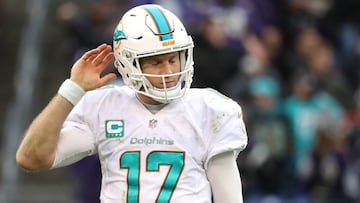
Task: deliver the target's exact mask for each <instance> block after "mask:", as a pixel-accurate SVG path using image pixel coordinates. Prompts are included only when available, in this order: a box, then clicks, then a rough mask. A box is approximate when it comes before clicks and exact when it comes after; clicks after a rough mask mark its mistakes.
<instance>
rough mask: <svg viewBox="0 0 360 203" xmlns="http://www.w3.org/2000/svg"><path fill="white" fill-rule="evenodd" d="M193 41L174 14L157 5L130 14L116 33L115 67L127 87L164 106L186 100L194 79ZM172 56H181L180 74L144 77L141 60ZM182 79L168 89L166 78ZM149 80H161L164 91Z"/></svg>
mask: <svg viewBox="0 0 360 203" xmlns="http://www.w3.org/2000/svg"><path fill="white" fill-rule="evenodd" d="M193 47H194V44H193V41H192V39H191V37H190V36H189V35H188V34H187V32H186V29H185V27H184V25H183V24H182V23H181V21H180V20H179V19H178V17H177V16H175V15H174V14H173V13H172V12H171V11H169V10H167V9H164V8H163V7H161V6H159V5H155V4H147V5H142V6H137V7H134V8H132V9H130V10H129V11H127V12H126V13H125V14H124V16H123V17H122V19H121V20H120V22H119V24H118V26H117V27H116V29H115V32H114V41H113V48H114V55H115V62H114V64H115V67H116V68H117V70H118V71H119V72H120V74H121V76H122V78H123V81H124V83H125V84H126V85H127V86H129V87H130V88H132V89H134V90H135V91H136V92H138V93H141V94H144V95H146V96H149V97H151V98H153V99H154V100H156V101H158V102H161V103H168V102H170V101H172V100H174V99H177V98H180V97H182V96H184V94H185V92H186V90H187V89H189V88H190V85H191V82H192V76H193V63H194V62H193ZM170 52H179V53H180V63H181V70H180V72H179V73H174V74H167V75H153V74H144V73H142V70H141V67H140V63H139V59H140V58H142V57H149V56H154V55H160V54H166V53H170ZM175 75H179V76H180V79H179V81H178V84H177V85H176V86H175V87H171V88H166V85H165V78H166V77H169V76H175ZM146 77H161V78H162V81H163V82H164V87H165V88H163V89H160V88H156V87H154V86H153V85H152V84H151V83H150V82H149V80H148V79H147V78H146Z"/></svg>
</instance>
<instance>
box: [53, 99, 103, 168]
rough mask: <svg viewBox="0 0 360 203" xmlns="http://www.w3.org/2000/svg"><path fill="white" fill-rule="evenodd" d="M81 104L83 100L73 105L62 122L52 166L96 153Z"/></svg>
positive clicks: (69, 162) (73, 161)
mask: <svg viewBox="0 0 360 203" xmlns="http://www.w3.org/2000/svg"><path fill="white" fill-rule="evenodd" d="M82 104H83V100H82V101H81V102H79V104H78V105H76V106H75V107H74V109H73V110H72V111H71V113H70V114H69V116H68V117H67V119H66V121H65V122H64V124H63V127H62V129H61V132H60V137H59V141H58V145H57V148H56V155H55V160H54V162H53V165H52V168H59V167H63V166H67V165H70V164H72V163H75V162H77V161H79V160H81V159H82V158H84V157H86V156H90V155H92V154H94V153H96V145H95V138H94V136H93V133H92V131H91V129H90V127H89V125H88V123H87V122H86V121H85V120H84V116H83V115H84V111H83V109H82Z"/></svg>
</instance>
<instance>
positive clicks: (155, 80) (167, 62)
mask: <svg viewBox="0 0 360 203" xmlns="http://www.w3.org/2000/svg"><path fill="white" fill-rule="evenodd" d="M140 65H141V69H142V72H143V73H146V74H156V75H166V74H173V73H178V72H180V55H179V53H178V52H173V53H169V54H162V55H157V56H150V57H146V58H142V59H140ZM179 78H180V76H179V75H175V76H169V77H165V84H164V81H163V79H162V78H161V77H147V79H148V80H149V82H150V83H151V84H152V85H153V86H154V87H156V88H165V87H164V85H166V88H171V87H174V86H176V84H177V82H178V80H179Z"/></svg>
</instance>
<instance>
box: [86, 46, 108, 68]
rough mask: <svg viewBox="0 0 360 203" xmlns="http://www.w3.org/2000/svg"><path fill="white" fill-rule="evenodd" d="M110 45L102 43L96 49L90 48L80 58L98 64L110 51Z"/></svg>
mask: <svg viewBox="0 0 360 203" xmlns="http://www.w3.org/2000/svg"><path fill="white" fill-rule="evenodd" d="M111 50H112V48H111V46H110V45H107V44H102V45H100V46H98V47H97V48H96V49H92V50H90V51H88V52H86V53H85V54H84V55H83V56H82V57H81V58H82V60H84V61H87V62H91V63H94V64H95V65H96V66H97V65H100V64H101V63H102V62H103V60H104V59H105V58H106V57H107V55H108V54H109V53H111Z"/></svg>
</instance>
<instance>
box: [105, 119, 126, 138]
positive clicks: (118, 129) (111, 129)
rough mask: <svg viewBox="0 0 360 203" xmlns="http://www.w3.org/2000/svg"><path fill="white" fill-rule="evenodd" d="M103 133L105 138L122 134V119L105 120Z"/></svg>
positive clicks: (118, 136)
mask: <svg viewBox="0 0 360 203" xmlns="http://www.w3.org/2000/svg"><path fill="white" fill-rule="evenodd" d="M105 134H106V137H107V138H120V137H123V136H124V120H106V121H105Z"/></svg>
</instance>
